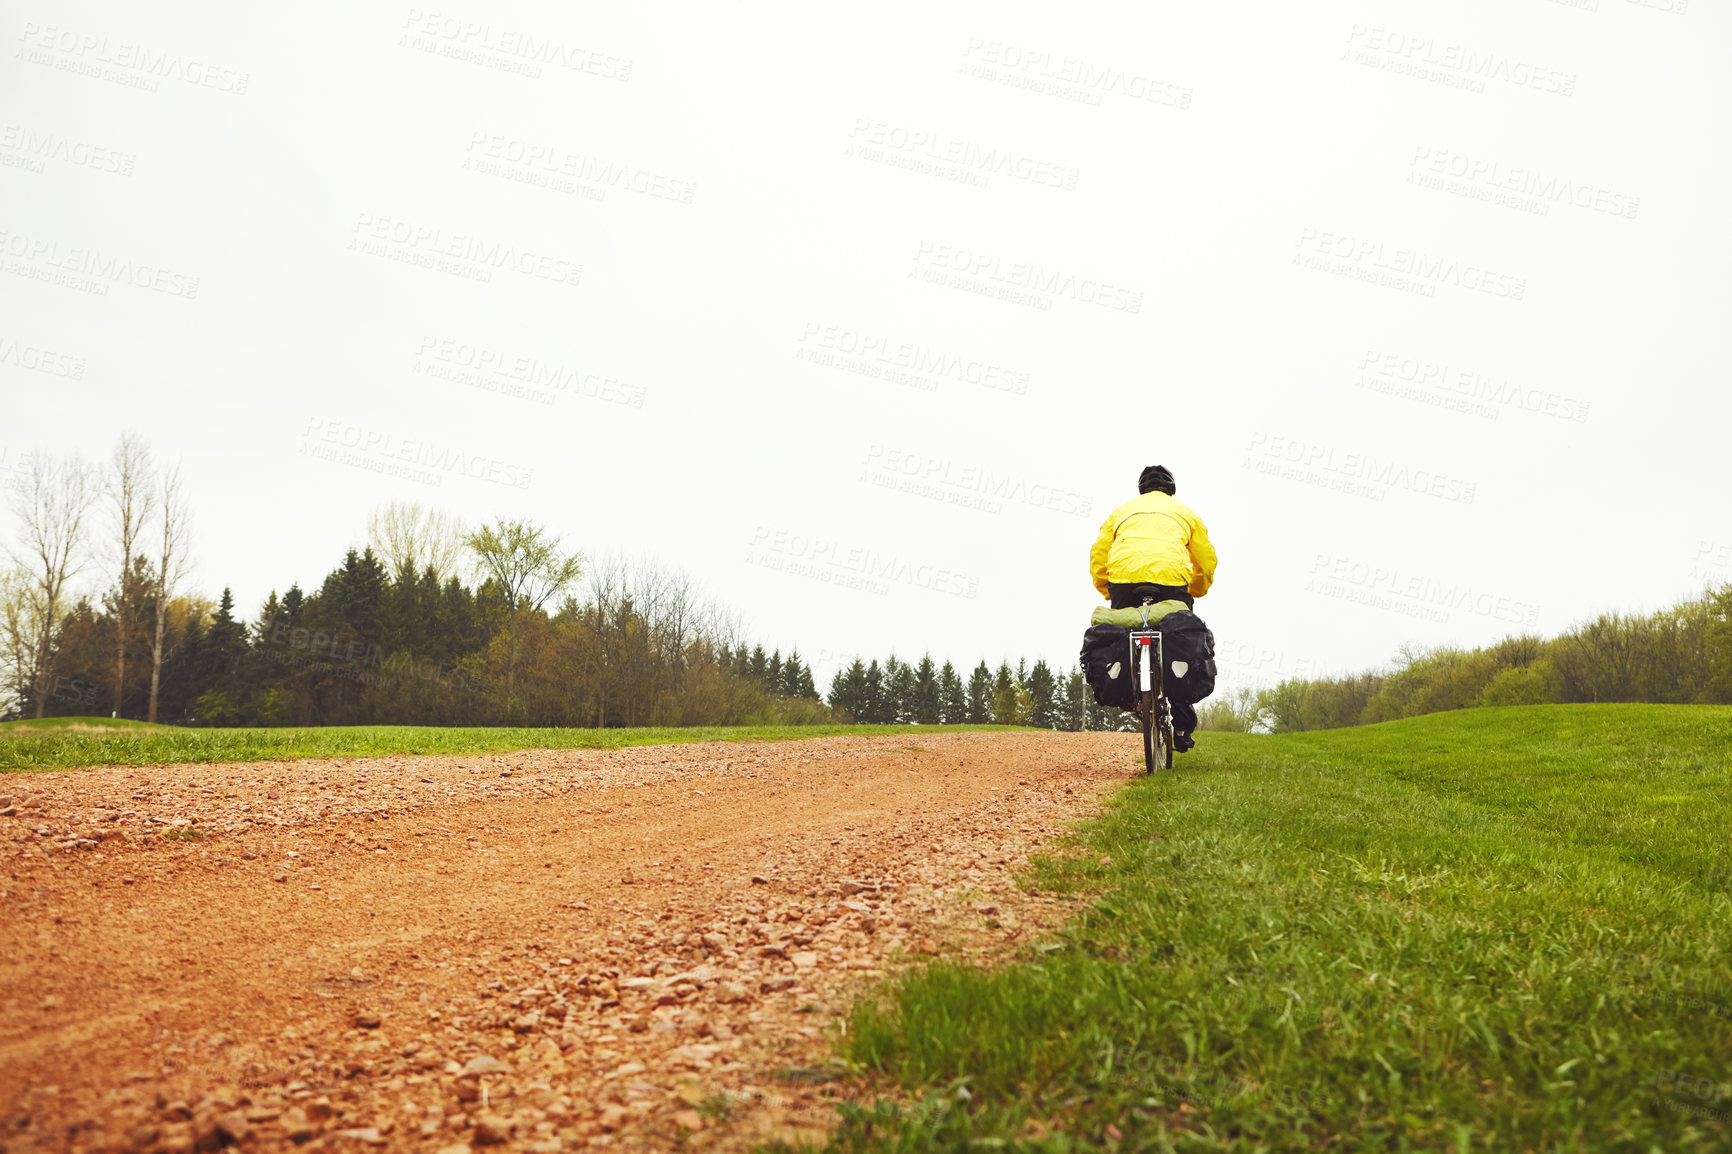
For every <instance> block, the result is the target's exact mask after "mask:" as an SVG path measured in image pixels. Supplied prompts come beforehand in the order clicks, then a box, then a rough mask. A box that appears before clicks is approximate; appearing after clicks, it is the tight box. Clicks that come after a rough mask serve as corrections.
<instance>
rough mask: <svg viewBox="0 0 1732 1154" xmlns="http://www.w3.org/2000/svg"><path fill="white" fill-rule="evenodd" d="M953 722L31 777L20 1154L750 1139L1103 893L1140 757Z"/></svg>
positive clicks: (17, 1090) (9, 1016)
mask: <svg viewBox="0 0 1732 1154" xmlns="http://www.w3.org/2000/svg"><path fill="white" fill-rule="evenodd" d="M1133 754H1140V750H1136V749H1132V748H1131V745H1130V743H1128V742H1127V739H1126V738H1125V736H1124V735H1122V734H1099V733H1082V734H1057V733H994V734H981V733H958V734H937V735H932V736H921V735H895V736H885V737H870V738H861V737H833V738H822V739H816V740H808V741H796V742H776V743H763V744H741V743H708V744H701V745H680V746H643V747H637V748H632V749H624V750H616V751H605V752H604V751H594V750H556V751H547V750H542V751H530V752H519V753H509V754H485V755H476V756H454V757H396V758H373V759H365V760H327V761H294V762H267V763H247V764H216V765H175V766H156V767H146V768H135V767H107V768H97V769H83V770H73V771H63V772H53V773H30V774H23V773H14V774H7V775H5V776H3V777H0V910H3V911H4V915H5V916H4V918H3V920H0V1011H4V1012H3V1013H0V1150H3V1151H4V1154H21V1152H25V1151H30V1150H36V1149H42V1150H90V1151H95V1150H117V1151H120V1150H136V1151H140V1152H156V1151H182V1150H187V1151H190V1150H216V1149H220V1148H222V1147H224V1146H230V1145H239V1146H241V1147H243V1148H245V1149H260V1150H263V1149H271V1150H276V1149H290V1148H295V1147H300V1148H303V1149H313V1148H319V1149H324V1148H332V1149H335V1148H339V1147H341V1148H345V1149H348V1148H358V1147H367V1148H390V1149H415V1150H426V1151H430V1152H433V1151H437V1152H442V1154H467V1152H468V1151H472V1150H474V1149H476V1148H479V1147H486V1146H501V1147H509V1148H512V1149H529V1150H536V1151H547V1152H552V1151H558V1150H569V1149H578V1148H584V1149H587V1148H590V1147H612V1148H615V1149H655V1150H664V1149H669V1148H672V1147H674V1146H681V1147H683V1148H689V1149H713V1150H733V1149H747V1148H749V1147H750V1145H751V1143H752V1142H754V1141H759V1140H762V1139H763V1138H764V1137H765V1136H767V1135H777V1134H779V1135H782V1136H785V1137H796V1138H797V1137H802V1136H804V1137H814V1136H817V1135H818V1134H819V1133H821V1132H822V1131H823V1130H824V1128H826V1127H827V1126H828V1125H830V1124H831V1123H832V1121H833V1119H834V1117H835V1114H834V1110H833V1101H832V1099H833V1096H834V1095H835V1094H836V1093H838V1092H839V1090H838V1084H837V1080H838V1070H837V1068H836V1067H835V1066H834V1065H833V1064H829V1063H828V1062H827V1059H828V1056H829V1055H830V1054H831V1053H832V1051H833V1043H834V1041H835V1039H836V1037H837V1034H838V1031H839V1030H840V1028H841V1025H842V1022H843V1021H844V1020H845V1017H846V1014H847V1011H848V1008H849V1007H850V1006H851V1005H852V1004H853V1002H854V1000H855V999H856V998H858V997H859V996H861V995H862V994H869V993H870V991H871V990H872V989H873V986H874V983H875V982H880V981H881V980H882V979H883V977H884V976H885V975H887V974H892V973H894V972H896V971H897V970H899V969H901V968H904V967H906V966H909V965H916V964H921V963H922V962H923V961H926V960H928V959H932V958H949V959H955V960H962V961H966V962H969V963H979V964H990V963H991V962H992V961H993V960H995V959H997V958H1001V957H1003V956H1005V955H1006V954H1007V953H1008V952H1009V951H1010V950H1011V949H1013V948H1014V947H1015V946H1016V945H1018V944H1019V943H1022V942H1025V941H1027V940H1028V939H1029V937H1030V936H1031V935H1034V934H1037V933H1039V932H1040V931H1041V930H1042V929H1044V928H1047V927H1050V926H1053V925H1056V924H1057V923H1058V922H1059V921H1061V920H1062V919H1063V918H1064V917H1065V916H1066V915H1067V914H1068V913H1069V912H1070V910H1071V908H1072V904H1073V903H1071V902H1069V901H1067V900H1062V899H1059V898H1055V897H1052V896H1048V895H1039V894H1030V893H1025V892H1022V891H1021V890H1019V889H1018V888H1017V887H1016V885H1014V884H1013V882H1012V878H1011V871H1013V870H1014V869H1015V868H1016V867H1017V866H1018V865H1019V864H1021V863H1023V862H1024V861H1026V859H1027V856H1028V855H1029V854H1030V853H1031V852H1035V851H1038V850H1039V849H1041V848H1042V847H1043V846H1048V845H1050V844H1051V843H1052V842H1053V841H1054V839H1055V838H1057V837H1059V836H1061V835H1062V834H1063V833H1064V831H1065V830H1066V829H1067V827H1068V826H1069V825H1070V824H1071V823H1072V822H1074V821H1075V820H1077V819H1078V818H1080V817H1084V816H1087V815H1088V814H1090V813H1092V812H1095V811H1096V809H1097V808H1098V806H1099V803H1100V798H1101V796H1102V795H1103V793H1104V792H1105V791H1107V790H1108V789H1110V788H1111V787H1113V786H1115V785H1117V784H1118V783H1120V782H1122V781H1124V780H1125V779H1127V778H1129V777H1130V776H1132V775H1133V774H1134V773H1135V772H1136V770H1137V769H1138V768H1140V757H1136V756H1133Z"/></svg>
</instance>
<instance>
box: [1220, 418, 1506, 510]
mask: <svg viewBox="0 0 1732 1154" xmlns="http://www.w3.org/2000/svg"><path fill="white" fill-rule="evenodd" d="M1246 453H1247V454H1248V456H1247V457H1246V459H1245V467H1246V468H1251V469H1255V470H1256V471H1258V472H1261V473H1267V474H1270V475H1273V476H1280V477H1283V478H1285V479H1288V480H1296V481H1303V482H1305V483H1307V484H1316V485H1319V486H1321V487H1324V488H1331V489H1337V490H1338V491H1341V492H1345V493H1348V494H1350V495H1352V496H1360V497H1368V498H1370V499H1372V500H1375V501H1381V500H1383V497H1384V494H1385V491H1386V489H1404V490H1406V491H1407V492H1410V493H1418V494H1421V495H1423V496H1427V497H1436V498H1438V499H1439V500H1442V501H1457V502H1460V503H1461V504H1463V505H1471V504H1473V499H1474V496H1475V493H1476V492H1477V486H1476V485H1475V483H1474V482H1472V481H1464V480H1462V479H1461V478H1459V477H1451V476H1449V475H1447V474H1445V473H1439V472H1437V471H1436V470H1434V469H1414V468H1410V467H1409V466H1407V465H1406V464H1403V463H1401V462H1399V461H1394V460H1389V459H1379V458H1377V457H1375V456H1372V455H1371V454H1370V453H1352V452H1346V453H1344V452H1337V451H1336V449H1335V447H1334V446H1332V445H1323V444H1318V443H1316V442H1313V441H1304V440H1301V439H1300V438H1298V437H1286V436H1282V435H1280V434H1278V433H1265V432H1254V433H1252V434H1251V443H1250V445H1248V446H1247V447H1246Z"/></svg>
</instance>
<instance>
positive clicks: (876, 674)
mask: <svg viewBox="0 0 1732 1154" xmlns="http://www.w3.org/2000/svg"><path fill="white" fill-rule="evenodd" d="M860 710H861V715H860V720H861V721H863V722H865V723H866V724H868V725H883V724H884V722H885V717H884V714H885V712H886V711H885V708H884V671H883V670H882V669H880V668H878V659H877V658H876V657H874V658H873V659H872V664H870V665H868V666H867V667H866V681H865V685H864V687H863V688H862V689H861V692H860Z"/></svg>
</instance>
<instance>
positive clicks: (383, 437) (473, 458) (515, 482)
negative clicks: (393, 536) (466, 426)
mask: <svg viewBox="0 0 1732 1154" xmlns="http://www.w3.org/2000/svg"><path fill="white" fill-rule="evenodd" d="M302 438H303V440H302V445H301V450H300V451H301V452H302V453H303V454H305V455H306V456H310V457H317V458H320V459H322V460H331V461H336V462H338V463H339V464H355V465H357V466H358V467H362V468H369V467H370V466H367V465H365V464H363V463H362V462H364V461H366V460H367V459H369V458H371V459H372V460H373V461H375V462H378V463H379V464H381V465H393V466H398V467H400V468H403V469H410V470H431V472H430V473H429V474H425V475H424V476H427V477H431V478H432V483H433V484H435V485H437V484H439V483H440V482H441V481H443V479H444V478H445V477H446V476H449V475H451V474H457V475H458V476H463V477H468V478H469V479H470V480H473V481H490V482H492V483H493V484H496V485H509V486H510V487H511V488H513V489H527V488H529V483H530V481H531V480H532V479H533V478H534V476H535V470H534V469H530V468H525V467H524V466H522V465H519V464H516V463H515V462H511V461H500V460H495V459H494V458H492V457H486V456H483V455H481V454H479V453H469V452H465V451H464V450H462V449H459V448H456V447H454V446H452V445H439V444H433V443H432V442H429V441H425V440H421V439H419V438H415V437H399V436H397V434H395V433H393V432H390V431H389V430H385V429H370V428H367V427H365V426H362V425H355V424H351V423H349V422H348V421H327V420H323V419H321V418H318V417H312V418H309V419H308V421H307V428H306V431H305V432H304V433H303V434H302ZM356 458H359V460H356ZM371 471H373V472H390V471H391V470H390V469H387V468H372V469H371ZM393 475H398V474H393ZM410 479H412V480H422V479H424V478H423V477H411V478H410Z"/></svg>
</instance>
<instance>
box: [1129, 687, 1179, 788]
mask: <svg viewBox="0 0 1732 1154" xmlns="http://www.w3.org/2000/svg"><path fill="white" fill-rule="evenodd" d="M1138 712H1139V713H1141V714H1142V715H1143V772H1144V773H1149V774H1152V773H1154V772H1155V770H1156V769H1158V768H1160V764H1161V759H1160V757H1158V756H1157V754H1158V753H1159V750H1158V749H1157V748H1156V747H1157V746H1158V745H1159V744H1160V733H1161V730H1162V726H1161V723H1160V722H1159V721H1158V720H1157V719H1156V718H1155V695H1154V694H1153V693H1145V694H1143V703H1142V708H1141V709H1140V710H1138ZM1166 756H1167V766H1168V768H1171V767H1172V764H1173V762H1172V754H1171V753H1168V754H1167V755H1166Z"/></svg>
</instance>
